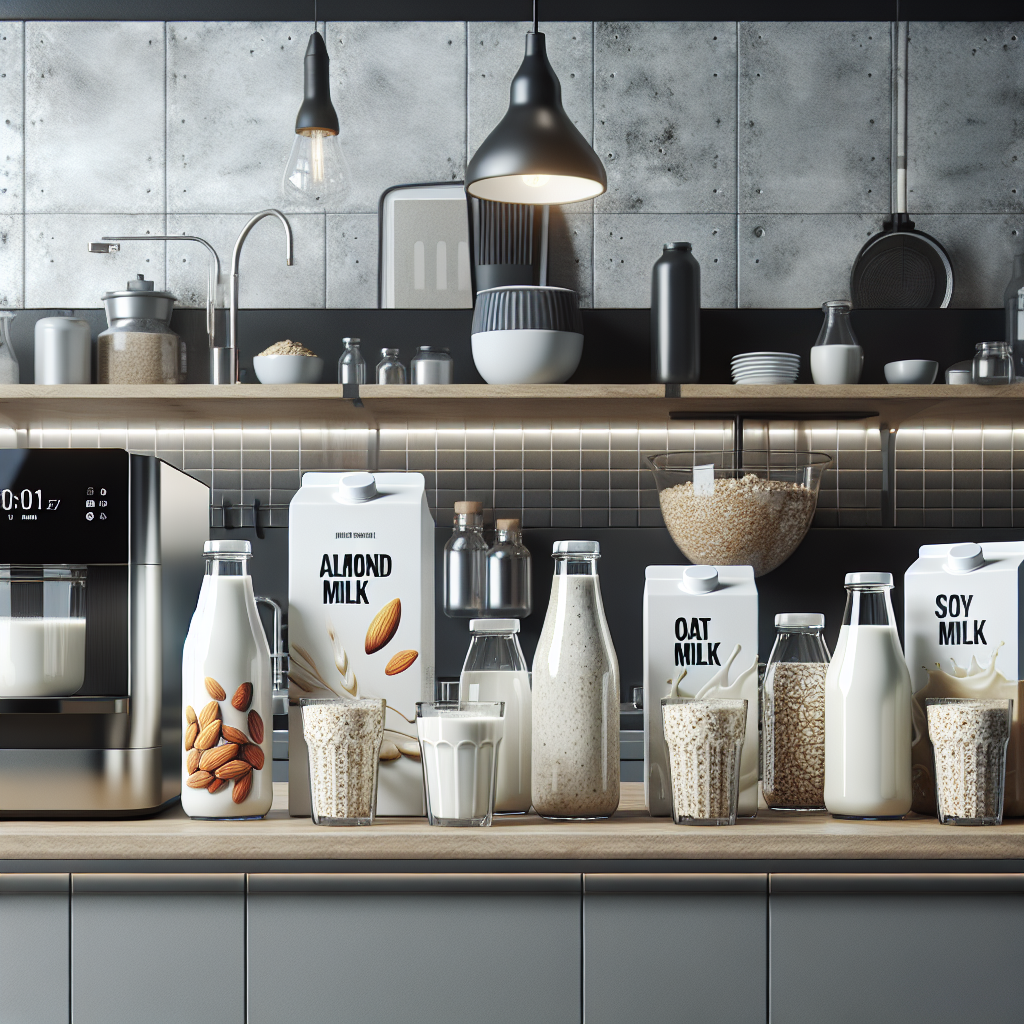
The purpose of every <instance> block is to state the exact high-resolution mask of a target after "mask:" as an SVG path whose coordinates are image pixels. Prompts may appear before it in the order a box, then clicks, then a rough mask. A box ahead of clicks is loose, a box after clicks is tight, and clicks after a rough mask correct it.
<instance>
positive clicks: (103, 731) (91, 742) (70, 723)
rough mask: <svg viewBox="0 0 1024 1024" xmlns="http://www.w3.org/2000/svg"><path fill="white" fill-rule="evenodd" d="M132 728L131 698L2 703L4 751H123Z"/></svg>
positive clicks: (0, 729)
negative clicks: (103, 749)
mask: <svg viewBox="0 0 1024 1024" xmlns="http://www.w3.org/2000/svg"><path fill="white" fill-rule="evenodd" d="M128 728H129V717H128V698H127V697H113V698H112V697H106V698H95V697H89V698H80V699H75V698H74V697H62V698H58V699H51V700H19V699H7V700H0V749H9V750H36V749H41V748H42V749H54V748H56V749H64V750H76V749H95V748H97V747H100V748H106V749H119V748H123V747H126V746H127V745H128Z"/></svg>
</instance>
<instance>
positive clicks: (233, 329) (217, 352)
mask: <svg viewBox="0 0 1024 1024" xmlns="http://www.w3.org/2000/svg"><path fill="white" fill-rule="evenodd" d="M264 217H276V218H277V219H278V220H279V221H280V222H281V226H282V227H283V228H284V261H285V264H286V265H287V266H289V267H290V266H291V265H292V226H291V224H289V223H288V218H287V217H286V216H285V215H284V214H283V213H281V211H280V210H262V211H261V212H260V213H257V214H255V215H254V216H253V217H252V218H250V220H249V222H248V223H247V224H246V225H245V227H244V228H242V231H241V233H240V234H239V236H238V241H236V242H235V248H234V250H233V251H232V253H231V280H230V281H229V282H228V287H229V289H230V291H229V295H230V299H229V305H228V343H227V345H226V346H225V347H224V348H222V349H214V350H213V352H211V364H210V372H211V375H212V376H211V380H212V381H213V383H214V384H235V383H237V382H238V260H239V257H241V255H242V245H243V244H244V243H245V239H246V237H247V236H248V234H249V232H250V231H252V229H253V228H254V227H255V226H256V225H257V224H258V223H259V222H260V221H261V220H263V218H264Z"/></svg>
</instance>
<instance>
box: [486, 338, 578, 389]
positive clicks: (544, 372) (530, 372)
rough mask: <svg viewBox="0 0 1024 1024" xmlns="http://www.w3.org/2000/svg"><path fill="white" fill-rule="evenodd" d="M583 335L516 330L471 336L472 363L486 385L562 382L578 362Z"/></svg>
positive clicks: (568, 376) (573, 370)
mask: <svg viewBox="0 0 1024 1024" xmlns="http://www.w3.org/2000/svg"><path fill="white" fill-rule="evenodd" d="M582 355H583V335H582V334H576V333H575V332H574V331H548V330H537V329H520V330H513V331H482V332H481V333H480V334H474V335H473V362H474V363H476V368H477V371H478V372H479V374H480V376H481V377H483V379H484V380H485V381H487V383H488V384H564V383H565V382H566V381H567V380H568V379H569V378H570V377H571V376H572V375H573V374H574V373H575V372H576V367H577V366H579V365H580V358H581V357H582Z"/></svg>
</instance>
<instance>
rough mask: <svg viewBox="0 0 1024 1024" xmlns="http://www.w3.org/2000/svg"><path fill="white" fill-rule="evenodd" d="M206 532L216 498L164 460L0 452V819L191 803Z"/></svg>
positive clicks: (120, 812) (119, 454) (131, 811)
mask: <svg viewBox="0 0 1024 1024" xmlns="http://www.w3.org/2000/svg"><path fill="white" fill-rule="evenodd" d="M209 532H210V531H209V490H208V488H207V487H206V486H205V485H204V484H202V483H200V482H199V481H198V480H194V479H193V478H192V477H190V476H188V475H187V474H185V473H182V472H181V471H180V470H177V469H175V468H174V467H173V466H170V465H168V464H167V463H165V462H161V461H160V460H159V459H157V458H155V457H153V456H149V455H133V454H130V453H128V452H126V451H122V450H120V449H114V448H89V449H45V448H33V449H4V450H0V817H6V818H29V817H39V818H54V817H71V818H77V817H95V818H116V817H130V816H134V815H144V814H150V813H153V812H155V811H157V810H159V809H160V808H162V807H164V806H166V805H167V804H168V803H170V802H172V801H173V800H174V799H175V798H176V797H177V796H178V795H179V793H180V789H181V785H180V780H181V650H182V644H183V643H184V640H185V634H186V633H187V632H188V626H189V621H190V619H191V616H192V611H193V609H194V608H195V605H196V599H197V597H198V594H199V588H200V586H201V584H202V578H203V544H204V542H205V541H206V540H207V539H208V538H209Z"/></svg>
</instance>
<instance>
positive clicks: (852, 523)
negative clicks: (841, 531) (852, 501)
mask: <svg viewBox="0 0 1024 1024" xmlns="http://www.w3.org/2000/svg"><path fill="white" fill-rule="evenodd" d="M839 525H840V526H844V527H846V528H847V529H860V528H863V527H865V526H867V525H868V513H867V509H863V508H850V509H847V508H844V509H840V510H839Z"/></svg>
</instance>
